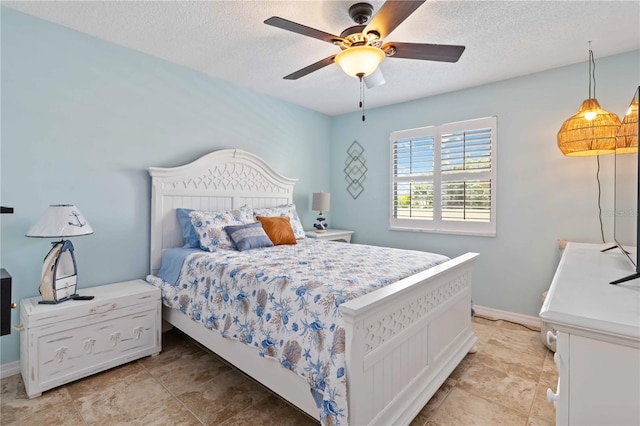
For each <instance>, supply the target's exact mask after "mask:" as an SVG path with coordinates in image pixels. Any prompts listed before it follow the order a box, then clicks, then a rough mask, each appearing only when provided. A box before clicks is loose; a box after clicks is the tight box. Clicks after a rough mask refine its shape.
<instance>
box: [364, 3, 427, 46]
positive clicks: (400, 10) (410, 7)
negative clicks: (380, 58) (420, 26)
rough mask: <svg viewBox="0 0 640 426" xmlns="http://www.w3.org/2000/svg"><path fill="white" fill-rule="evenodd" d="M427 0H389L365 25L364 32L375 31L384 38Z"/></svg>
mask: <svg viewBox="0 0 640 426" xmlns="http://www.w3.org/2000/svg"><path fill="white" fill-rule="evenodd" d="M425 1H426V0H416V1H413V0H411V1H396V0H387V1H386V2H385V3H384V4H383V5H382V7H380V9H379V10H378V12H377V13H376V14H375V16H374V17H373V18H371V21H369V23H368V24H367V26H366V27H365V29H364V31H362V32H363V33H365V34H366V33H369V32H371V31H375V32H377V33H378V34H380V38H381V39H384V38H385V37H387V36H388V35H389V34H390V33H391V31H393V30H395V29H396V27H397V26H398V25H400V24H401V23H402V21H404V20H405V19H407V18H408V17H409V15H411V14H412V13H413V12H415V10H416V9H417V8H419V7H420V6H421V5H422V3H424V2H425Z"/></svg>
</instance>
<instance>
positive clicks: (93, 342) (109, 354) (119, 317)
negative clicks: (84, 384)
mask: <svg viewBox="0 0 640 426" xmlns="http://www.w3.org/2000/svg"><path fill="white" fill-rule="evenodd" d="M132 308H134V309H132ZM135 308H137V309H135ZM155 317H156V307H155V306H154V305H151V306H150V305H149V304H147V305H142V306H135V307H129V308H127V309H119V310H114V311H111V312H110V313H108V314H105V315H99V316H96V318H94V319H90V320H89V322H88V323H87V320H86V319H83V320H78V321H69V322H68V323H66V324H59V325H57V327H52V328H51V329H50V330H48V332H49V331H50V332H51V333H50V334H49V333H47V334H43V335H39V336H35V334H37V333H34V336H33V338H34V340H35V341H36V343H35V345H36V347H37V348H38V364H39V365H40V369H39V371H38V375H39V377H38V378H37V379H36V380H37V381H38V382H39V383H40V384H41V385H42V386H44V387H46V386H47V385H48V383H49V382H50V381H52V380H54V381H55V380H64V381H65V382H68V381H70V380H74V379H76V378H78V377H84V376H86V375H87V374H90V372H91V371H95V370H96V369H103V368H102V367H104V365H105V364H107V363H113V362H116V363H123V362H126V361H128V360H130V359H136V358H139V357H140V356H144V355H148V354H149V353H150V352H149V351H151V352H157V349H155V342H156V336H155V335H154V330H155V329H156V327H155V321H156V318H155ZM59 328H61V329H63V330H61V331H56V329H59ZM119 361H121V362H119ZM54 386H55V385H54Z"/></svg>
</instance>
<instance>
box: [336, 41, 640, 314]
mask: <svg viewBox="0 0 640 426" xmlns="http://www.w3.org/2000/svg"><path fill="white" fill-rule="evenodd" d="M596 64H597V68H596V81H597V93H596V95H597V98H598V100H599V101H600V104H601V106H602V107H603V108H605V109H607V110H609V111H611V112H614V113H616V114H618V115H619V116H622V115H623V114H624V113H625V112H626V109H627V107H628V105H629V102H630V101H631V98H632V97H633V94H634V92H635V89H636V88H637V87H638V84H639V83H640V52H639V51H634V52H630V53H626V54H621V55H617V56H613V57H608V58H597V57H596ZM450 66H455V64H451V65H450ZM388 84H390V83H388ZM424 84H429V76H428V75H425V78H424ZM373 90H375V89H373ZM587 95H588V65H587V63H586V62H585V63H582V64H577V65H572V66H567V67H563V68H558V69H554V70H550V71H545V72H540V73H536V74H531V75H528V76H524V77H521V78H514V79H510V80H506V81H501V82H498V83H495V84H488V85H485V86H481V87H475V88H471V89H468V90H462V91H458V92H454V93H448V94H445V95H441V96H435V97H431V98H426V99H421V100H418V101H414V102H407V103H403V104H398V105H394V106H390V107H385V108H378V109H374V110H369V111H367V114H366V122H365V123H362V121H361V119H360V114H359V113H354V114H349V115H344V116H340V117H336V118H335V119H334V121H333V128H332V132H333V134H332V141H333V142H332V146H331V170H332V171H331V175H332V180H331V182H332V187H331V198H332V200H331V214H332V222H331V226H333V227H340V228H348V229H353V230H355V234H354V241H355V242H358V243H368V244H376V245H388V246H394V247H403V248H413V249H420V250H427V251H435V252H440V253H444V254H447V255H450V256H456V255H459V254H461V253H463V252H466V251H475V252H479V253H480V254H481V256H480V260H479V264H478V267H477V269H476V270H475V273H474V283H473V285H474V287H473V299H474V302H475V303H476V304H477V305H482V306H486V307H490V308H495V309H501V310H506V311H510V312H516V313H520V314H525V315H532V316H537V314H538V312H539V310H540V306H541V293H542V292H543V291H544V290H546V289H547V288H548V286H549V284H550V282H551V279H552V277H553V273H554V270H555V268H556V266H557V262H558V259H559V256H558V244H557V240H558V239H568V240H573V241H584V242H594V243H597V242H601V237H600V226H599V221H598V207H597V197H598V187H597V181H596V158H595V157H586V158H569V157H564V156H563V155H562V153H561V152H560V151H559V149H558V148H557V145H556V133H557V131H558V129H559V128H560V126H561V125H562V123H563V121H564V120H566V119H567V118H569V117H570V116H571V115H573V114H575V113H576V112H577V110H578V108H579V106H580V104H581V102H582V100H583V99H585V98H587ZM491 115H496V116H497V117H498V158H497V160H498V162H497V167H498V182H497V196H498V198H497V203H498V211H497V220H498V231H497V237H495V238H487V237H469V236H457V235H442V234H433V233H414V232H402V231H390V230H389V229H388V223H389V199H390V196H389V182H390V177H389V133H390V132H392V131H394V130H400V129H410V128H415V127H422V126H428V125H434V124H442V123H448V122H454V121H460V120H466V119H471V118H478V117H486V116H491ZM354 140H357V141H358V142H359V143H360V144H361V145H362V146H363V147H364V149H365V152H364V157H365V158H366V161H367V167H368V172H367V179H366V181H365V182H364V186H365V190H364V192H363V193H362V195H360V197H359V198H358V199H356V200H353V199H352V198H351V197H350V196H349V195H348V193H347V192H346V189H345V188H346V183H345V180H344V177H345V175H344V171H343V168H344V162H345V160H346V158H347V154H346V150H347V148H348V147H349V145H350V144H351V143H352V142H353V141H354ZM613 160H614V157H613V156H612V155H610V156H604V157H602V158H601V164H602V169H601V178H602V191H603V193H602V206H603V210H604V217H603V220H604V225H605V236H606V239H607V241H611V240H612V239H613V235H612V232H613V231H612V215H611V210H612V205H613V204H612V202H613V201H612V199H613V181H612V178H613Z"/></svg>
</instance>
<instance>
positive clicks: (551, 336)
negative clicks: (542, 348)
mask: <svg viewBox="0 0 640 426" xmlns="http://www.w3.org/2000/svg"><path fill="white" fill-rule="evenodd" d="M546 337H547V345H553V344H554V343H556V342H557V341H558V335H557V334H556V333H554V332H553V331H551V330H549V331H547V334H546Z"/></svg>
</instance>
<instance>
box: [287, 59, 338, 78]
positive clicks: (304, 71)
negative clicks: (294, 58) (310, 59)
mask: <svg viewBox="0 0 640 426" xmlns="http://www.w3.org/2000/svg"><path fill="white" fill-rule="evenodd" d="M335 57H336V55H331V56H329V57H327V58H324V59H322V60H320V61H318V62H316V63H315V64H311V65H309V66H308V67H304V68H302V69H301V70H298V71H296V72H294V73H291V74H289V75H288V76H286V77H284V79H285V80H297V79H299V78H300V77H304V76H305V75H307V74H311V73H312V72H314V71H318V70H319V69H320V68H324V67H326V66H327V65H331V64H332V63H333V62H334V58H335Z"/></svg>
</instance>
